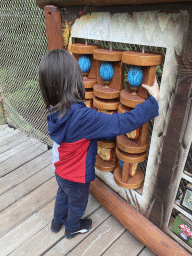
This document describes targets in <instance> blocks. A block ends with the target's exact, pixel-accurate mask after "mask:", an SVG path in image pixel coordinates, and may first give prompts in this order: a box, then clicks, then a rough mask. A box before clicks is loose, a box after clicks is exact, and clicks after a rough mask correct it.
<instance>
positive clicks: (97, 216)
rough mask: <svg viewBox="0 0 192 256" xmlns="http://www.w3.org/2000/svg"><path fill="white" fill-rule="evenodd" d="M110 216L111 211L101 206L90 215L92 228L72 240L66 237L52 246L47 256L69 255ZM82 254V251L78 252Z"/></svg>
mask: <svg viewBox="0 0 192 256" xmlns="http://www.w3.org/2000/svg"><path fill="white" fill-rule="evenodd" d="M109 216H110V213H109V212H108V211H106V209H105V208H104V207H100V208H99V209H98V210H97V211H95V212H94V213H93V214H91V215H90V218H91V219H92V221H93V227H92V229H91V230H90V231H89V232H88V233H85V234H81V235H78V236H76V237H74V238H73V239H71V240H68V239H66V238H65V237H64V238H63V239H62V240H61V241H59V242H58V243H57V244H56V245H55V246H54V247H52V248H51V249H50V250H49V251H48V252H47V253H45V254H44V255H46V256H55V255H57V256H63V255H66V254H67V255H68V253H69V252H70V251H71V250H73V248H75V247H76V246H77V244H79V243H81V242H82V241H83V240H85V239H86V241H87V238H89V236H90V234H91V233H92V232H93V231H94V230H95V229H97V227H98V226H100V225H101V224H102V223H103V221H105V220H106V219H107V218H108V217H109ZM77 255H80V253H78V254H76V256H77Z"/></svg>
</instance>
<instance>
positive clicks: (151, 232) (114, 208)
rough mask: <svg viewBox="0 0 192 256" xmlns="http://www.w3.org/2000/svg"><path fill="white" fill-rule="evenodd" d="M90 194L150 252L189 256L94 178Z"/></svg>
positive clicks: (163, 255) (163, 254) (164, 255)
mask: <svg viewBox="0 0 192 256" xmlns="http://www.w3.org/2000/svg"><path fill="white" fill-rule="evenodd" d="M90 193H91V194H92V196H94V197H95V198H96V199H97V201H99V202H100V203H101V204H102V205H103V206H104V207H105V208H106V209H107V210H108V211H109V212H110V213H111V214H112V215H113V216H114V217H115V218H116V219H117V220H119V221H120V222H121V224H122V225H123V226H124V227H125V228H126V229H127V230H128V231H129V232H130V233H131V234H132V235H133V236H135V237H136V238H137V239H138V240H139V241H141V243H143V244H144V245H145V246H146V247H148V248H149V249H150V250H151V251H152V252H154V253H155V254H157V255H162V256H170V255H171V256H190V255H191V254H189V253H188V252H187V251H186V250H184V249H183V248H182V247H181V246H180V245H179V244H177V243H176V242H174V241H173V240H172V239H171V238H170V237H168V236H167V235H166V234H165V233H164V232H162V231H161V230H160V229H158V228H157V227H156V226H154V225H153V223H152V222H150V221H149V220H148V219H147V218H145V217H144V216H143V215H142V214H141V213H139V212H137V211H136V209H135V208H133V207H132V206H131V205H129V204H128V202H127V201H126V200H124V199H122V198H121V197H120V196H118V195H117V194H116V193H115V192H114V191H113V190H112V189H110V188H109V187H108V186H107V185H105V184H104V182H102V181H101V180H100V179H98V178H96V179H95V181H94V182H91V186H90Z"/></svg>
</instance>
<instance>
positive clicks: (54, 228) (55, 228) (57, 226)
mask: <svg viewBox="0 0 192 256" xmlns="http://www.w3.org/2000/svg"><path fill="white" fill-rule="evenodd" d="M61 227H62V224H57V223H55V222H54V220H52V222H51V231H52V232H54V233H58V232H59V231H60V229H61Z"/></svg>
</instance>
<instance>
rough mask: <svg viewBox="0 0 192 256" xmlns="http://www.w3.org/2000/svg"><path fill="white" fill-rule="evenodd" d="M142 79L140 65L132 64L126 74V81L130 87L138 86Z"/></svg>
mask: <svg viewBox="0 0 192 256" xmlns="http://www.w3.org/2000/svg"><path fill="white" fill-rule="evenodd" d="M142 79H143V70H142V67H138V66H132V67H131V68H130V69H129V72H128V74H127V81H128V83H129V84H130V85H131V86H132V87H139V86H140V85H141V83H142Z"/></svg>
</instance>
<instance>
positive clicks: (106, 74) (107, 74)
mask: <svg viewBox="0 0 192 256" xmlns="http://www.w3.org/2000/svg"><path fill="white" fill-rule="evenodd" d="M100 76H101V78H102V79H103V81H111V79H112V78H113V76H114V68H113V64H112V63H111V62H107V61H104V62H103V63H102V64H101V67H100Z"/></svg>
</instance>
